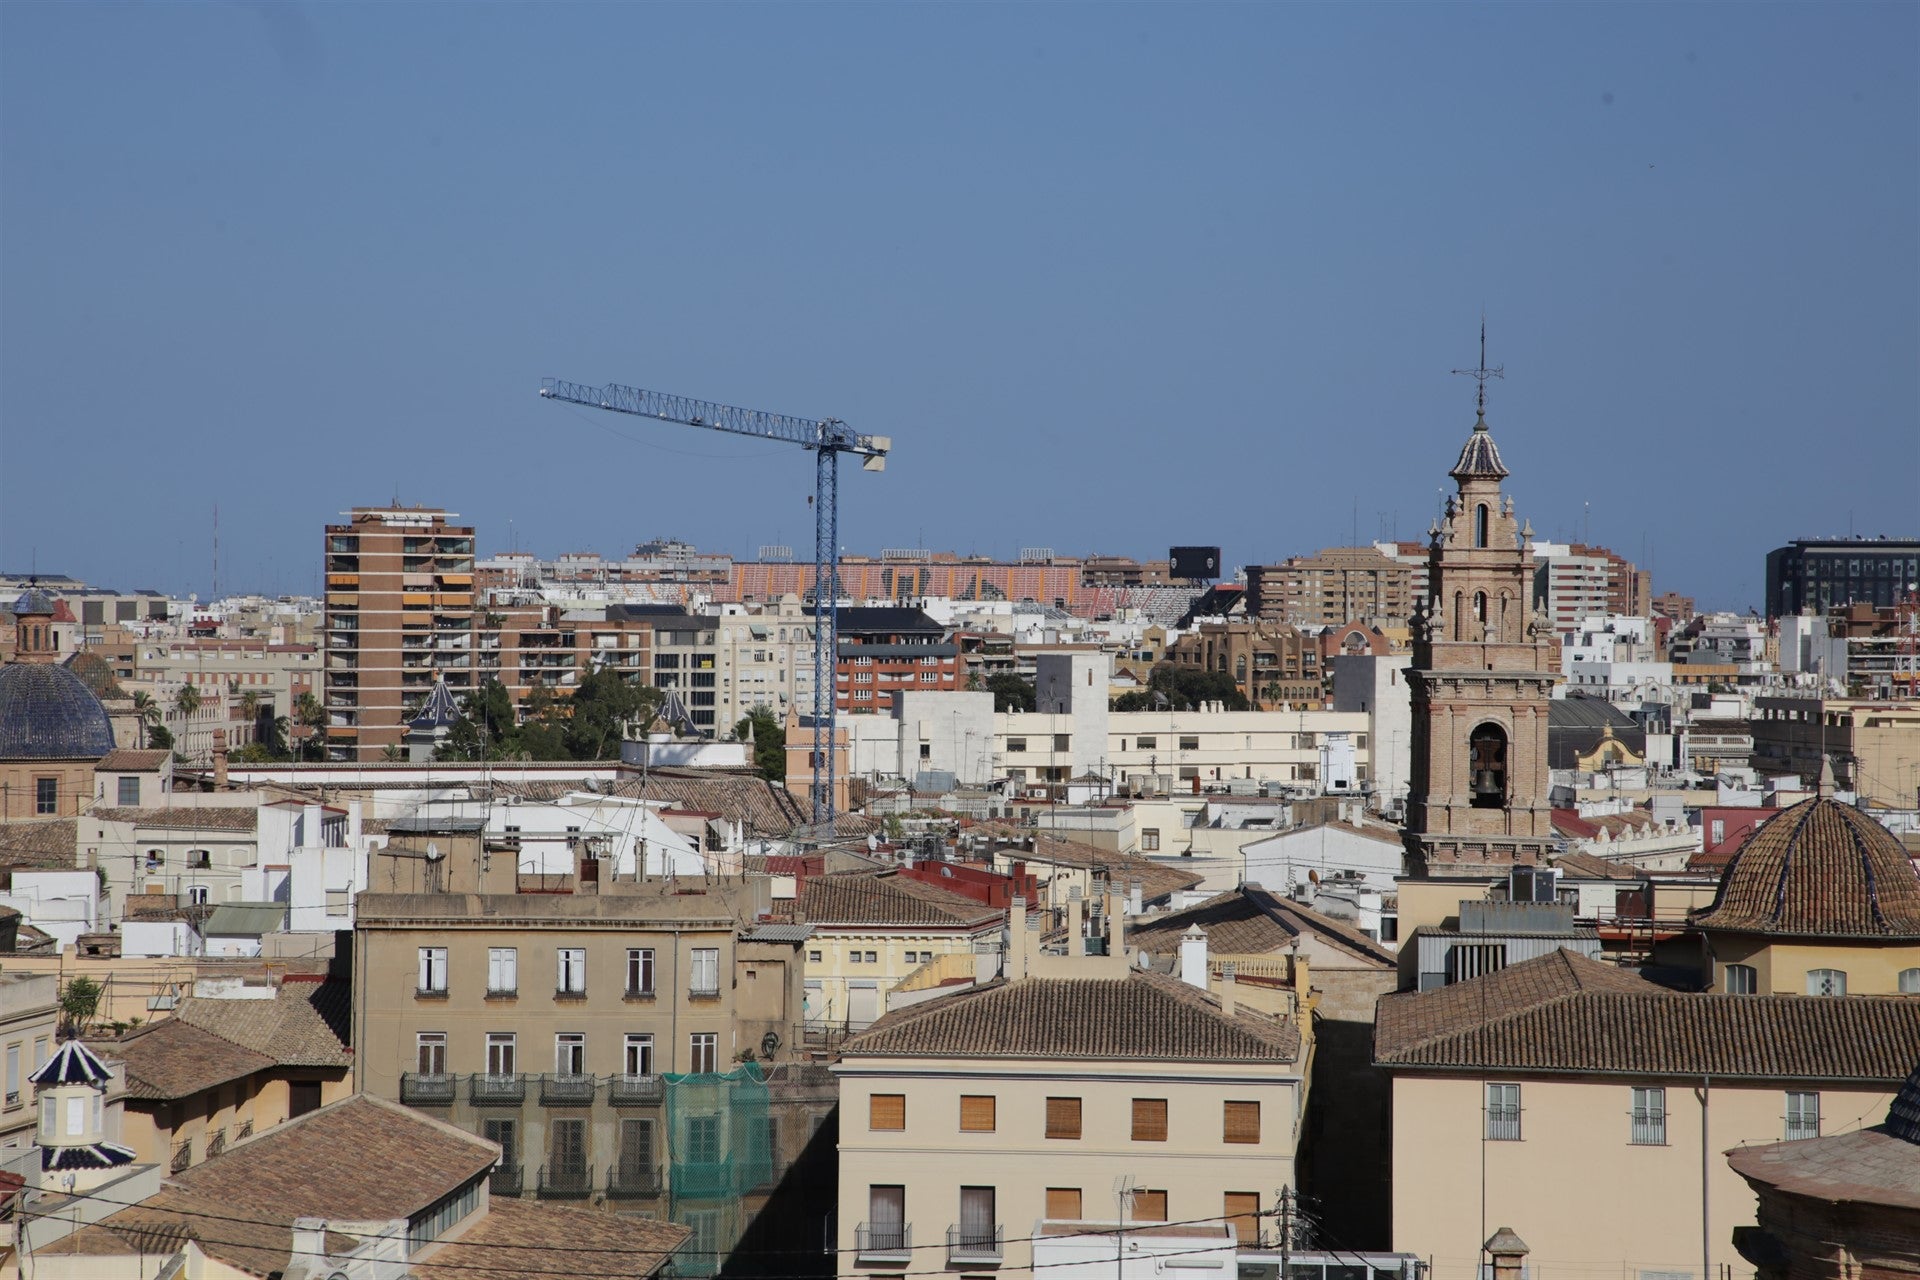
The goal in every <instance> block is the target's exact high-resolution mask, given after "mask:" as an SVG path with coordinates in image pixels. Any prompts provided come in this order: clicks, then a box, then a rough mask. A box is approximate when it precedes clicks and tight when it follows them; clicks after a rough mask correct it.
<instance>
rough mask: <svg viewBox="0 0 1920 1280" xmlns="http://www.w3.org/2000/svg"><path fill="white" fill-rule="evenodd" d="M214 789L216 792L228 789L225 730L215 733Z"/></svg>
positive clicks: (215, 731)
mask: <svg viewBox="0 0 1920 1280" xmlns="http://www.w3.org/2000/svg"><path fill="white" fill-rule="evenodd" d="M213 789H214V790H215V791H225V790H226V789H227V731H226V730H225V729H215V730H214V731H213Z"/></svg>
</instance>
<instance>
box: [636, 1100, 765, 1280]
mask: <svg viewBox="0 0 1920 1280" xmlns="http://www.w3.org/2000/svg"><path fill="white" fill-rule="evenodd" d="M662 1078H663V1079H664V1080H665V1081H666V1083H667V1102H666V1125H667V1164H668V1168H667V1192H668V1197H669V1204H668V1211H667V1216H668V1217H669V1218H671V1219H672V1220H673V1221H675V1222H678V1223H680V1224H682V1225H683V1226H687V1227H691V1228H692V1229H693V1232H694V1236H693V1238H692V1239H691V1240H689V1241H687V1244H686V1247H685V1248H684V1249H683V1250H682V1251H681V1253H680V1255H679V1256H677V1257H676V1258H675V1260H674V1261H675V1265H674V1270H675V1271H676V1272H678V1273H679V1274H681V1275H712V1274H713V1273H714V1272H715V1271H716V1270H718V1269H719V1259H720V1257H722V1256H724V1254H725V1253H726V1251H727V1250H728V1249H730V1248H731V1247H732V1246H733V1243H734V1242H735V1241H736V1240H738V1239H739V1238H740V1234H741V1232H743V1231H745V1230H746V1227H747V1222H746V1217H745V1214H744V1212H743V1208H742V1202H743V1201H744V1199H745V1197H746V1195H747V1193H748V1192H750V1191H753V1190H754V1189H756V1188H760V1187H764V1186H766V1185H767V1183H768V1182H769V1181H770V1180H771V1177H770V1175H771V1173H772V1168H773V1152H772V1151H770V1150H769V1149H768V1137H769V1134H768V1127H767V1096H768V1095H767V1078H766V1075H765V1073H763V1072H762V1071H761V1070H760V1064H759V1063H757V1062H749V1063H747V1064H745V1065H744V1066H741V1067H739V1068H737V1069H736V1070H733V1071H729V1072H726V1073H725V1074H721V1073H717V1072H710V1073H703V1074H699V1075H671V1074H669V1075H666V1076H664V1077H662Z"/></svg>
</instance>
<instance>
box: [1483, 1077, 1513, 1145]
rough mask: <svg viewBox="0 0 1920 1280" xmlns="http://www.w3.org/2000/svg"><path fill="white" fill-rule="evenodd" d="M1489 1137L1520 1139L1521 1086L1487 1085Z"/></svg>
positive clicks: (1498, 1139) (1507, 1139)
mask: <svg viewBox="0 0 1920 1280" xmlns="http://www.w3.org/2000/svg"><path fill="white" fill-rule="evenodd" d="M1487 1137H1488V1138H1489V1139H1490V1140H1492V1141H1494V1142H1518V1141H1520V1086H1519V1085H1517V1084H1490V1085H1488V1086H1487Z"/></svg>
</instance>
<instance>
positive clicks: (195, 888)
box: [187, 884, 446, 991]
mask: <svg viewBox="0 0 1920 1280" xmlns="http://www.w3.org/2000/svg"><path fill="white" fill-rule="evenodd" d="M209 892H210V891H209V890H208V888H207V886H205V885H203V884H195V885H188V886H187V902H188V903H189V904H190V905H192V906H196V907H204V906H206V905H207V895H208V893H209ZM443 968H444V966H443ZM441 980H442V981H443V982H444V981H445V980H446V975H445V974H444V972H443V973H442V975H441ZM424 989H425V988H422V990H424ZM441 990H442V991H445V990H446V988H445V987H442V988H441Z"/></svg>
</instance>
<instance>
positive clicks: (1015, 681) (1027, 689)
mask: <svg viewBox="0 0 1920 1280" xmlns="http://www.w3.org/2000/svg"><path fill="white" fill-rule="evenodd" d="M987 690H988V692H990V693H992V694H993V709H994V710H995V711H1031V710H1033V709H1034V708H1035V707H1037V706H1039V705H1040V698H1039V695H1038V694H1036V693H1035V692H1034V691H1033V685H1032V684H1031V683H1030V682H1029V681H1026V680H1022V679H1021V678H1020V677H1019V676H1016V675H1014V674H1013V673H1012V672H1007V671H1003V672H1001V673H1000V674H999V675H993V676H988V677H987Z"/></svg>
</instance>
